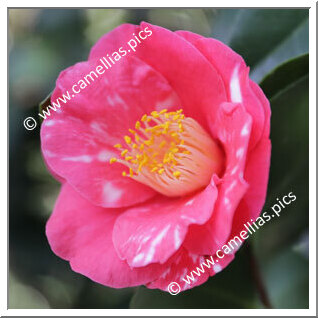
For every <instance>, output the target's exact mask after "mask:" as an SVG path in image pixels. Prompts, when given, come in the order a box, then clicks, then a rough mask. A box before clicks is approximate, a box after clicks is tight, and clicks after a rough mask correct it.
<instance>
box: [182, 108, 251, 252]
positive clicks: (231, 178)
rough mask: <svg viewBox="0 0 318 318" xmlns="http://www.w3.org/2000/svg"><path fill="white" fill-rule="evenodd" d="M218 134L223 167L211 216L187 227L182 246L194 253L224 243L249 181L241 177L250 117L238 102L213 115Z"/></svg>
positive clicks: (218, 246) (209, 249) (249, 131)
mask: <svg viewBox="0 0 318 318" xmlns="http://www.w3.org/2000/svg"><path fill="white" fill-rule="evenodd" d="M216 118H217V127H218V128H219V131H218V136H219V139H220V140H221V141H222V143H223V147H224V150H225V153H226V158H227V162H226V170H225V173H224V175H223V177H222V179H221V182H220V184H219V186H218V198H217V201H216V204H215V209H214V212H213V214H212V217H211V218H210V219H209V221H208V222H207V223H206V224H205V225H204V226H201V227H199V226H197V225H193V226H191V227H190V229H189V232H188V235H187V237H186V239H185V243H184V245H185V247H186V248H187V249H188V250H189V251H191V252H192V253H195V254H201V255H205V254H207V255H209V254H211V253H212V254H213V253H215V252H216V250H217V249H218V248H220V246H222V245H223V244H225V243H226V240H227V239H228V237H229V234H230V232H231V228H232V222H233V216H234V213H235V210H236V208H237V206H238V204H239V202H240V201H241V199H242V198H243V196H244V194H245V193H246V190H247V189H248V184H247V183H246V181H245V180H244V179H243V173H244V170H245V160H246V155H247V149H248V145H249V137H250V133H251V125H252V119H251V116H250V115H249V114H248V113H247V112H246V110H245V109H244V107H243V106H242V105H241V104H233V103H224V104H222V105H221V107H220V110H219V113H218V114H217V116H216Z"/></svg>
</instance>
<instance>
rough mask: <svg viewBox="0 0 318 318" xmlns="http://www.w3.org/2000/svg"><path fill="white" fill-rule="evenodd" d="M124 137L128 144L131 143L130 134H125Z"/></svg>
mask: <svg viewBox="0 0 318 318" xmlns="http://www.w3.org/2000/svg"><path fill="white" fill-rule="evenodd" d="M124 139H125V141H126V143H127V144H128V145H129V144H130V143H131V138H130V137H129V136H125V137H124Z"/></svg>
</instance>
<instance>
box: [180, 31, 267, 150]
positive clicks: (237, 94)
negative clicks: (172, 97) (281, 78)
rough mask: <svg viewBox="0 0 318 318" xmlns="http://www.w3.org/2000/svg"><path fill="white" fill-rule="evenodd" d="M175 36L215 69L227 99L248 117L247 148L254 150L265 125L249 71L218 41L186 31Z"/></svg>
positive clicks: (234, 54) (239, 59)
mask: <svg viewBox="0 0 318 318" xmlns="http://www.w3.org/2000/svg"><path fill="white" fill-rule="evenodd" d="M177 34H179V35H180V36H182V37H183V38H185V39H186V40H187V41H189V42H190V43H192V45H193V46H195V47H196V48H197V49H198V50H199V51H200V52H201V53H202V54H203V55H204V56H205V57H206V58H207V60H208V61H209V62H210V63H212V64H213V66H214V67H215V68H216V69H217V71H218V72H219V74H220V75H221V77H222V79H223V81H224V85H225V88H226V91H227V97H228V100H229V101H231V102H234V103H242V104H243V105H244V107H245V108H246V110H247V111H248V112H249V113H250V114H251V116H252V118H253V127H252V133H251V140H250V146H249V147H250V149H252V148H254V147H255V145H256V144H257V142H258V141H259V140H260V138H261V136H262V133H263V129H264V124H266V125H267V124H268V123H265V115H264V108H263V106H262V104H261V102H260V100H259V96H256V95H255V90H260V88H259V87H257V88H256V86H257V84H255V83H251V82H252V81H251V80H250V79H249V68H248V67H247V66H246V64H245V62H244V60H243V58H242V57H241V56H240V55H238V54H237V53H235V52H234V51H233V50H231V49H230V48H229V47H228V46H226V45H225V44H223V43H222V42H220V41H218V40H215V39H211V38H209V39H207V38H204V37H198V36H197V35H196V34H194V33H191V32H186V31H179V32H177ZM257 93H258V94H261V93H260V92H257ZM265 99H266V98H265Z"/></svg>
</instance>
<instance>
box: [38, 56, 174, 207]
mask: <svg viewBox="0 0 318 318" xmlns="http://www.w3.org/2000/svg"><path fill="white" fill-rule="evenodd" d="M100 64H101V63H100V62H99V61H89V62H84V63H78V64H76V65H75V66H73V67H70V68H68V69H67V70H65V71H64V72H62V73H61V74H60V76H59V78H58V80H57V84H56V89H55V90H54V93H53V96H52V99H51V100H52V101H55V100H56V99H57V98H58V97H60V96H62V93H65V92H66V91H70V92H72V91H71V87H72V86H73V85H74V83H77V82H78V81H79V80H80V79H83V78H84V76H86V75H87V74H89V73H90V72H91V71H92V70H95V69H96V67H97V65H100ZM93 76H94V75H93ZM95 81H98V82H97V83H96V82H94V83H93V82H92V83H91V84H90V85H89V86H87V87H86V88H85V89H83V90H82V91H81V92H80V93H79V94H78V95H76V96H75V97H74V98H72V99H71V100H69V101H68V102H67V104H65V105H63V104H62V103H61V104H62V105H61V108H60V110H59V112H52V114H51V116H50V117H49V118H48V119H46V120H45V121H44V122H43V125H42V129H41V142H42V151H43V155H44V157H45V160H46V162H47V164H48V166H49V167H50V168H51V169H52V170H53V171H54V172H55V173H56V174H57V175H59V176H61V177H62V178H63V179H66V180H67V182H68V183H70V184H71V185H72V186H73V187H75V189H76V190H77V191H79V192H80V193H81V194H82V195H83V196H84V197H85V198H87V199H89V200H90V201H92V202H93V203H94V204H97V205H101V206H104V207H121V206H128V205H132V204H135V203H138V202H142V201H144V200H146V199H148V198H150V197H152V196H153V195H154V194H155V192H154V191H153V190H152V189H150V188H149V187H146V186H144V185H142V184H140V183H137V182H135V181H134V180H132V179H131V178H123V177H122V176H121V172H122V170H123V166H122V165H120V164H117V163H115V164H114V165H112V166H110V164H109V159H110V158H111V157H112V156H114V155H118V153H115V149H114V148H113V145H114V144H116V143H118V142H122V140H123V139H122V138H123V136H124V135H125V134H126V133H127V131H128V128H134V127H133V125H134V123H135V121H136V120H138V119H140V117H141V116H142V115H143V114H144V113H145V112H150V111H152V110H154V109H158V107H160V106H161V107H162V108H164V107H167V108H170V107H171V106H175V107H176V106H177V105H180V103H179V101H178V98H177V96H176V95H175V93H174V92H173V90H172V89H171V87H170V86H169V84H168V83H167V81H166V80H165V79H164V78H163V77H162V76H161V75H160V74H158V73H157V72H156V71H154V70H153V69H152V68H151V67H149V66H147V65H146V64H144V63H143V62H141V61H140V60H138V59H134V58H132V57H125V60H122V61H121V60H120V61H119V62H118V64H116V65H114V66H113V67H112V68H111V69H108V70H106V71H105V73H104V74H102V75H101V76H100V78H98V79H95ZM76 89H78V87H76Z"/></svg>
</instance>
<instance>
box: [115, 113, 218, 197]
mask: <svg viewBox="0 0 318 318" xmlns="http://www.w3.org/2000/svg"><path fill="white" fill-rule="evenodd" d="M182 112H183V111H182V109H180V110H177V111H173V112H168V111H167V109H163V110H161V111H153V112H151V114H150V115H147V114H145V115H143V116H142V117H141V119H140V121H137V122H136V123H135V127H134V129H129V133H130V135H126V136H124V142H125V146H123V145H122V144H116V145H115V146H114V147H115V148H116V149H118V150H119V151H120V157H121V158H111V159H110V163H114V162H118V163H121V164H123V165H125V166H126V167H127V168H128V171H124V172H123V173H122V175H123V176H125V177H131V178H133V179H135V180H137V181H140V182H142V183H144V184H147V185H149V186H151V187H152V188H154V189H156V190H157V191H159V192H161V193H163V194H166V195H169V196H175V195H180V194H185V193H188V192H190V191H193V190H194V188H193V185H194V186H195V187H196V188H197V187H198V186H203V185H202V179H204V181H203V183H206V181H207V178H206V173H208V172H209V171H204V170H206V169H204V168H206V167H207V165H208V164H210V163H211V160H212V161H213V160H214V159H215V158H214V159H213V155H214V154H215V152H217V158H216V159H217V160H219V159H220V157H221V155H220V153H219V152H218V149H217V150H216V148H218V147H217V146H216V145H215V144H214V143H213V141H212V140H211V138H210V136H209V135H208V134H207V133H206V132H205V131H204V130H203V128H202V127H201V126H200V125H199V124H198V123H197V122H196V121H195V120H194V119H192V118H190V117H185V115H184V114H183V113H182ZM212 167H214V168H215V164H214V165H213V164H212ZM208 170H209V169H208ZM198 173H199V175H197V174H198ZM196 175H197V176H198V177H199V179H200V181H199V182H194V181H193V179H194V178H195V177H196ZM208 178H210V176H209V177H208ZM191 184H192V185H191ZM205 185H206V184H205ZM172 186H178V188H179V190H171V188H172Z"/></svg>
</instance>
